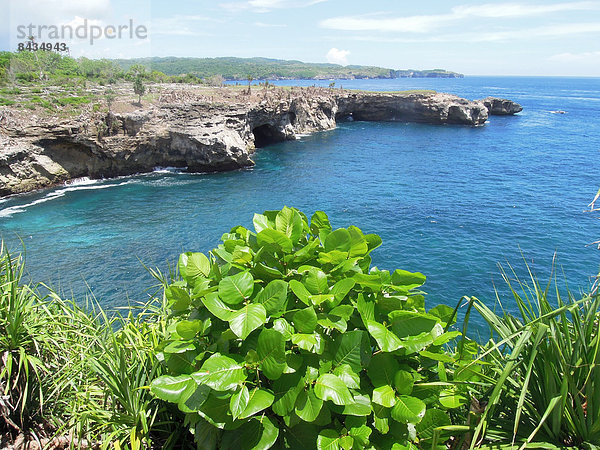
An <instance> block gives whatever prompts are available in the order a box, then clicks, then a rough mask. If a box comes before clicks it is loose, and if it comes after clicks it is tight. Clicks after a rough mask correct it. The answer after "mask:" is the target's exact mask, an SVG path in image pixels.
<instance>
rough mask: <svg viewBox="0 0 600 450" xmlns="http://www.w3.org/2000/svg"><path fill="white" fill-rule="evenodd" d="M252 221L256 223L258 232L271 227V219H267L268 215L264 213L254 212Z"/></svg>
mask: <svg viewBox="0 0 600 450" xmlns="http://www.w3.org/2000/svg"><path fill="white" fill-rule="evenodd" d="M252 223H253V225H254V230H255V231H256V232H257V233H260V232H261V231H262V230H264V229H265V228H269V219H267V216H265V215H263V214H254V218H253V219H252Z"/></svg>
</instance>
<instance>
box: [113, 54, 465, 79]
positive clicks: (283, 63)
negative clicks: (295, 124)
mask: <svg viewBox="0 0 600 450" xmlns="http://www.w3.org/2000/svg"><path fill="white" fill-rule="evenodd" d="M115 62H116V63H117V64H118V65H119V66H120V67H122V68H123V69H124V70H129V68H130V67H131V66H133V65H143V66H146V67H148V68H150V69H152V70H157V71H159V72H163V73H165V74H167V75H170V76H173V75H182V74H194V75H196V76H198V77H200V78H204V79H207V78H209V77H211V76H215V75H220V76H223V77H224V78H225V79H226V80H239V81H244V80H246V79H247V77H248V76H251V77H252V78H254V79H256V80H272V79H332V78H333V79H353V78H401V77H419V78H425V77H436V78H437V77H443V78H454V77H462V75H461V74H458V73H455V72H449V71H447V70H443V69H434V70H393V69H387V68H383V67H373V66H353V65H350V66H340V65H338V64H315V63H304V62H301V61H288V60H280V59H270V58H176V57H166V58H159V57H154V58H135V59H117V60H115Z"/></svg>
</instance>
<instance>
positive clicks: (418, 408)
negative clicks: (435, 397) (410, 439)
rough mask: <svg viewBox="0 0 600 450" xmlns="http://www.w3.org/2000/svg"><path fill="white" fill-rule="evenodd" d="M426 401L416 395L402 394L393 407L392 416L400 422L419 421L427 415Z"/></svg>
mask: <svg viewBox="0 0 600 450" xmlns="http://www.w3.org/2000/svg"><path fill="white" fill-rule="evenodd" d="M425 409H426V406H425V403H423V401H422V400H420V399H418V398H416V397H410V396H408V395H400V396H398V397H397V398H396V404H395V405H394V407H393V408H392V412H391V414H392V418H393V419H394V420H395V421H397V422H400V423H413V424H414V423H419V422H420V421H421V419H423V416H424V415H425Z"/></svg>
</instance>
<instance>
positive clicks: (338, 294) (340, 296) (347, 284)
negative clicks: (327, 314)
mask: <svg viewBox="0 0 600 450" xmlns="http://www.w3.org/2000/svg"><path fill="white" fill-rule="evenodd" d="M355 284H356V282H355V281H354V280H353V279H352V278H343V279H341V280H340V281H338V282H337V283H335V284H334V285H333V287H332V288H331V291H330V292H331V294H333V296H334V297H335V304H336V305H339V304H340V303H341V302H342V300H344V298H345V297H346V295H348V293H349V292H350V291H351V290H352V288H353V287H354V285H355ZM331 306H334V305H331Z"/></svg>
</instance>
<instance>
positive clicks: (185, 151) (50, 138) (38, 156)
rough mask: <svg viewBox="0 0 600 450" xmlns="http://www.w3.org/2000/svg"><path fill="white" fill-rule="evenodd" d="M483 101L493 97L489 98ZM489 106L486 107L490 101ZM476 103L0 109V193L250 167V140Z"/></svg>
mask: <svg viewBox="0 0 600 450" xmlns="http://www.w3.org/2000/svg"><path fill="white" fill-rule="evenodd" d="M492 105H493V104H492ZM492 110H494V108H492ZM487 116H488V111H487V109H486V106H484V103H482V102H472V101H468V100H465V99H462V98H459V97H456V96H453V95H448V94H436V93H406V94H386V93H356V92H348V91H341V92H339V93H338V92H326V93H321V94H314V93H313V94H312V95H302V92H300V94H297V93H296V94H294V95H292V94H288V95H287V97H280V98H278V99H277V100H276V101H273V99H269V100H263V101H261V102H255V103H251V102H248V103H229V104H217V103H209V102H194V101H183V102H182V101H179V102H162V103H161V102H159V103H155V104H150V105H148V106H146V107H144V108H143V109H140V110H136V111H134V112H131V113H122V114H112V113H109V114H102V113H99V114H96V115H91V116H90V115H82V116H80V117H77V118H72V119H63V120H59V119H57V118H56V117H36V116H30V117H26V118H24V117H23V116H22V115H21V116H20V117H18V118H16V116H15V114H14V111H11V110H10V108H8V107H4V108H0V119H1V120H0V195H2V196H4V195H9V194H14V193H19V192H26V191H30V190H33V189H38V188H43V187H48V186H52V185H55V184H58V183H62V182H64V181H67V180H69V179H73V178H79V177H84V176H87V177H91V178H104V177H106V178H108V177H114V176H119V175H129V174H135V173H142V172H149V171H152V170H153V169H154V168H155V167H157V166H174V167H186V168H188V170H189V171H194V172H204V171H222V170H232V169H238V168H243V167H248V166H251V165H253V164H254V163H253V161H252V159H251V156H252V153H253V152H254V151H255V148H256V147H257V146H258V147H260V146H263V145H266V144H269V143H272V142H278V141H283V140H287V139H295V138H296V136H297V135H298V134H301V133H302V134H304V133H312V132H316V131H322V130H327V129H331V128H334V127H335V126H336V120H338V119H343V118H348V117H352V118H353V119H354V120H368V121H411V122H427V123H433V124H446V123H447V124H465V125H479V124H482V123H484V122H485V121H486V119H487Z"/></svg>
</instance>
